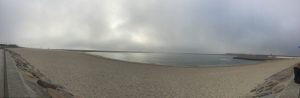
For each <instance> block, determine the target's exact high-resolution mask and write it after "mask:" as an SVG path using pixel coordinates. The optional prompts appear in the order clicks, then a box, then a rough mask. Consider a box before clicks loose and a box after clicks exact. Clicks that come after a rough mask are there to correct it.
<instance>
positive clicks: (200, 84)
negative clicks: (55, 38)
mask: <svg viewBox="0 0 300 98" xmlns="http://www.w3.org/2000/svg"><path fill="white" fill-rule="evenodd" d="M11 50H13V51H15V52H17V53H19V54H21V56H22V57H23V58H25V59H26V60H27V61H28V62H30V63H31V64H32V65H33V66H35V67H36V68H37V69H39V70H40V71H41V72H42V73H43V74H44V75H46V77H48V78H49V79H51V81H52V82H54V83H57V84H60V85H63V86H64V87H66V88H67V89H69V90H70V91H71V92H73V93H75V94H77V95H80V96H83V97H85V98H96V97H97V98H99V97H100V98H239V97H244V96H245V95H246V94H247V93H249V91H250V90H251V89H253V88H254V87H255V86H257V85H258V84H261V83H263V82H264V79H266V78H268V77H269V76H271V75H272V74H274V73H277V72H279V71H281V70H283V69H285V68H288V67H290V66H292V65H293V64H295V63H297V62H300V60H296V59H293V60H279V61H268V62H264V63H260V64H253V65H243V66H233V67H214V68H213V67H212V68H177V67H166V66H156V65H155V66H154V65H150V64H138V63H130V62H123V61H117V60H110V59H106V58H102V57H98V56H92V55H88V54H84V53H80V52H75V51H61V50H42V49H28V48H19V49H11Z"/></svg>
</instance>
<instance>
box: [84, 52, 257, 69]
mask: <svg viewBox="0 0 300 98" xmlns="http://www.w3.org/2000/svg"><path fill="white" fill-rule="evenodd" d="M86 53H88V54H92V55H98V56H102V57H106V58H110V59H116V60H121V61H129V62H138V63H147V64H158V65H168V66H177V67H216V66H234V65H243V64H255V63H258V62H259V61H252V60H241V59H233V57H234V56H232V55H225V54H192V53H128V52H86Z"/></svg>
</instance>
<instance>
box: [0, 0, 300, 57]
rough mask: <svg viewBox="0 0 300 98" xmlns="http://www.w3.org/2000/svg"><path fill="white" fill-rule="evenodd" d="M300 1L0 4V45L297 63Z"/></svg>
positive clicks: (3, 0) (42, 0)
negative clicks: (280, 58)
mask: <svg viewBox="0 0 300 98" xmlns="http://www.w3.org/2000/svg"><path fill="white" fill-rule="evenodd" d="M299 9H300V1H299V0H0V41H1V43H16V44H19V45H21V46H27V47H36V48H72V49H101V50H142V51H169V52H197V53H227V52H240V53H264V54H270V53H273V54H289V55H300V49H299V48H298V46H299V45H300V18H299V17H300V10H299Z"/></svg>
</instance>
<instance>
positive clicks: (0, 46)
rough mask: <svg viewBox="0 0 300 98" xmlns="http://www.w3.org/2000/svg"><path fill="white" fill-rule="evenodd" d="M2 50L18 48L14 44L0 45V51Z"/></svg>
mask: <svg viewBox="0 0 300 98" xmlns="http://www.w3.org/2000/svg"><path fill="white" fill-rule="evenodd" d="M3 48H19V46H18V45H16V44H0V49H3Z"/></svg>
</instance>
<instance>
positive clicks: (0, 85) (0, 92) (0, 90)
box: [0, 49, 4, 97]
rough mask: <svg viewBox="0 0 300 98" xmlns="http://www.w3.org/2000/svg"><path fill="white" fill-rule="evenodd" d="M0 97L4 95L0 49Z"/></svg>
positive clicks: (2, 60)
mask: <svg viewBox="0 0 300 98" xmlns="http://www.w3.org/2000/svg"><path fill="white" fill-rule="evenodd" d="M0 97H4V54H3V50H2V49H0Z"/></svg>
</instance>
